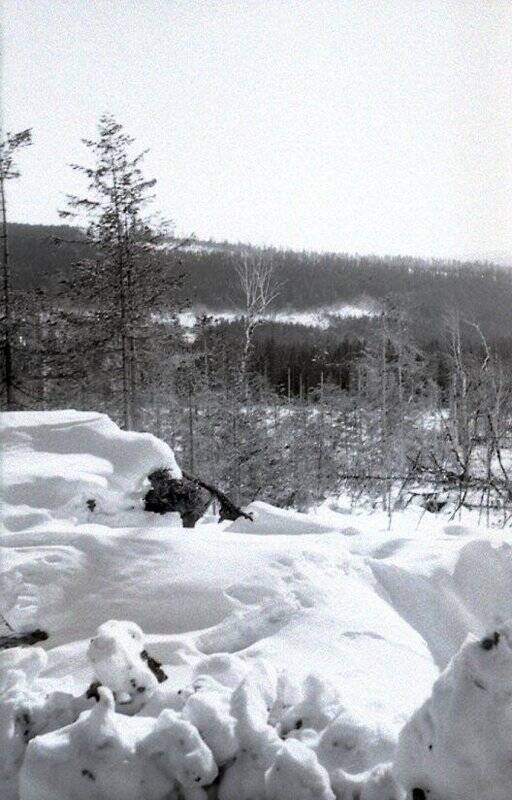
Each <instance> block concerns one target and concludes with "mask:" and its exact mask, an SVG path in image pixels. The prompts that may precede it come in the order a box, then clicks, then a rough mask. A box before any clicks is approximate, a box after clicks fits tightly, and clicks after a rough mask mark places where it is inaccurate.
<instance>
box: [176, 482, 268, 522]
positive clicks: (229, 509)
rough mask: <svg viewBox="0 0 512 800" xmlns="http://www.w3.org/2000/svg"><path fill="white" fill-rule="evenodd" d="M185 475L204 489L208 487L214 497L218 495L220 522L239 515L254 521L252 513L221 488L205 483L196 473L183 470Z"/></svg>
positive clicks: (231, 519) (232, 520)
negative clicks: (243, 509) (191, 473)
mask: <svg viewBox="0 0 512 800" xmlns="http://www.w3.org/2000/svg"><path fill="white" fill-rule="evenodd" d="M182 473H183V477H184V478H186V479H187V480H188V481H192V482H193V483H195V484H197V486H200V487H201V488H202V489H206V491H207V492H210V494H211V495H213V497H216V498H217V500H218V501H219V503H220V512H219V522H223V521H224V520H225V519H227V520H230V521H231V522H234V521H235V520H236V519H238V518H239V517H243V518H244V519H247V520H249V522H254V518H253V515H252V514H250V513H249V514H247V513H246V512H245V511H242V509H241V508H239V507H238V506H236V505H235V504H234V503H233V502H232V501H231V500H230V499H229V497H228V496H227V495H226V494H224V492H221V491H220V489H217V488H216V487H215V486H212V485H211V484H210V483H205V481H202V480H201V479H200V478H196V477H195V476H194V475H190V474H189V473H188V472H183V470H182Z"/></svg>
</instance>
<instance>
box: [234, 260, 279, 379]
mask: <svg viewBox="0 0 512 800" xmlns="http://www.w3.org/2000/svg"><path fill="white" fill-rule="evenodd" d="M235 272H236V274H237V277H238V281H239V286H240V289H241V291H242V295H243V298H244V346H243V351H242V360H241V363H240V373H241V377H242V380H243V381H244V382H246V378H247V370H248V363H249V356H250V352H251V347H252V340H253V335H254V331H255V330H256V328H257V326H258V325H259V324H260V323H261V322H263V319H264V314H265V312H267V311H268V310H269V308H270V306H271V305H272V303H273V301H274V300H275V299H276V298H277V297H278V295H279V291H280V288H281V287H280V284H279V282H278V281H277V279H276V275H275V265H274V261H273V259H272V257H271V256H264V255H258V256H245V257H244V258H243V259H242V260H241V261H239V262H238V263H237V264H236V265H235Z"/></svg>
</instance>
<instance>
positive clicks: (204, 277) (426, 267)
mask: <svg viewBox="0 0 512 800" xmlns="http://www.w3.org/2000/svg"><path fill="white" fill-rule="evenodd" d="M8 228H9V239H10V247H11V254H12V264H13V268H12V281H13V287H14V288H16V289H22V288H34V289H36V288H45V289H47V290H50V291H52V292H55V291H57V288H58V286H59V281H60V280H61V279H62V278H69V277H70V276H71V274H72V272H73V264H74V263H76V261H77V260H79V259H83V258H84V255H86V250H84V247H85V248H86V247H87V245H86V244H84V243H83V242H82V240H84V239H85V236H84V232H83V230H80V229H77V228H73V227H70V226H43V225H20V224H11V225H9V226H8ZM174 247H175V242H173V243H171V244H170V245H169V249H171V248H174ZM205 247H206V249H199V250H197V249H190V248H189V249H187V245H185V246H184V247H181V248H180V249H179V267H180V271H181V272H182V273H183V274H184V276H185V284H184V288H185V291H186V293H187V296H188V298H189V300H190V302H191V303H192V305H193V306H194V307H197V306H204V307H205V308H207V309H208V310H210V311H212V312H215V311H219V310H234V309H240V308H241V307H242V304H243V296H242V294H241V291H240V288H239V287H238V286H237V285H236V282H235V281H234V280H233V278H234V273H235V268H236V264H237V263H239V261H240V259H241V258H242V257H243V256H244V255H246V254H247V253H249V254H251V255H254V254H261V255H262V256H263V257H264V258H266V259H271V260H272V262H273V264H274V272H275V275H276V279H277V281H278V282H279V284H280V285H281V287H282V289H281V291H280V293H279V295H278V297H277V298H276V299H275V300H274V302H273V304H272V307H271V310H278V309H295V310H304V309H316V308H321V307H324V308H327V307H339V306H345V305H357V306H360V307H363V308H365V309H369V310H373V311H376V310H377V311H378V309H379V308H380V306H381V304H382V301H383V300H384V299H385V298H386V297H389V296H393V297H399V298H400V299H401V302H402V304H404V305H405V306H406V307H407V308H408V310H409V312H410V316H411V319H412V321H413V324H414V328H415V335H416V336H417V337H419V338H420V339H421V341H422V342H425V341H427V340H428V339H429V338H435V337H436V336H437V335H438V332H439V329H440V327H441V326H442V324H443V320H444V318H445V316H446V314H447V313H448V312H449V311H450V310H451V309H452V308H457V309H458V310H459V312H460V314H461V316H462V317H463V318H465V319H467V320H468V321H471V322H478V323H479V325H480V326H481V327H482V330H484V331H485V333H486V335H488V336H491V337H494V338H496V337H498V336H500V335H501V336H502V335H503V334H504V333H505V334H507V335H508V332H509V331H512V272H511V271H510V270H509V269H507V268H503V267H498V266H494V265H492V264H480V263H473V262H471V263H462V262H457V261H439V260H431V261H424V260H421V259H414V258H408V257H383V258H377V257H363V256H349V255H339V254H329V253H326V254H316V253H305V252H304V253H300V252H295V251H280V250H258V249H257V248H245V249H244V248H243V247H242V246H240V245H223V246H220V247H219V246H217V247H214V248H211V249H208V247H207V245H205ZM161 257H162V258H163V259H164V260H165V259H166V258H167V259H168V260H169V262H170V263H171V264H172V265H175V264H176V251H175V250H174V249H172V252H169V253H167V254H166V252H165V249H164V250H163V251H162V254H161ZM350 325H351V326H352V328H353V329H354V331H355V332H356V331H357V328H356V327H355V323H354V322H353V321H351V322H350Z"/></svg>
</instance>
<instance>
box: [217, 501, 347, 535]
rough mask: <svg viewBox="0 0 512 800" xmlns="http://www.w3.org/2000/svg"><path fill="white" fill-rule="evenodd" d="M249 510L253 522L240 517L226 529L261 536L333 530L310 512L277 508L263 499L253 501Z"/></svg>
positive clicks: (328, 531)
mask: <svg viewBox="0 0 512 800" xmlns="http://www.w3.org/2000/svg"><path fill="white" fill-rule="evenodd" d="M248 511H250V512H251V513H252V515H253V517H254V519H253V521H252V522H250V521H249V520H246V519H243V517H239V518H238V519H237V520H235V522H231V523H230V524H229V525H228V526H227V528H226V530H228V531H230V532H231V533H251V534H259V535H261V536H276V535H278V534H283V535H286V536H291V535H300V534H305V533H330V532H332V527H331V526H328V525H325V524H324V523H322V522H321V521H317V520H315V518H314V517H312V516H309V515H308V514H300V513H299V512H298V511H291V510H289V509H283V508H276V507H275V506H271V505H270V504H269V503H264V502H263V501H262V500H255V501H254V502H253V503H251V504H250V506H249V507H248Z"/></svg>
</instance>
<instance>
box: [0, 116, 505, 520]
mask: <svg viewBox="0 0 512 800" xmlns="http://www.w3.org/2000/svg"><path fill="white" fill-rule="evenodd" d="M9 141H11V144H10V145H9ZM5 142H6V143H4V145H3V148H4V149H3V150H2V151H1V152H0V155H2V154H3V155H2V158H3V161H2V162H1V164H2V170H3V172H2V174H3V176H4V179H5V180H7V178H10V177H15V176H16V171H15V169H14V166H13V156H14V154H15V151H16V149H17V147H14V145H16V143H17V140H15V139H14V140H13V139H11V140H8V139H6V140H5ZM26 143H28V140H27V141H25V142H23V140H22V141H21V144H26ZM133 144H134V143H133V141H132V140H131V139H130V137H128V136H127V135H126V134H125V133H124V131H123V129H122V128H121V126H120V125H119V124H118V123H117V122H116V121H115V120H113V119H112V118H110V117H103V118H102V119H101V120H100V125H99V130H98V137H97V139H96V140H84V145H85V151H86V153H88V154H89V163H87V164H86V165H85V166H82V165H78V166H75V167H74V169H76V170H77V171H78V172H79V173H80V174H81V175H82V176H83V178H84V184H85V186H84V193H83V195H78V196H74V197H70V198H69V204H68V209H67V210H66V211H65V212H64V216H65V217H66V218H67V219H70V218H71V219H72V220H73V222H74V224H75V226H78V230H79V231H80V233H79V234H76V232H74V229H71V228H65V227H63V228H61V229H57V230H56V231H55V232H54V237H53V241H52V242H47V246H48V247H49V248H50V247H51V248H53V249H54V252H55V253H56V254H57V255H56V263H57V262H59V259H60V267H62V269H61V270H60V272H59V275H60V277H59V278H57V276H56V275H53V276H52V280H51V281H50V282H49V284H48V285H46V286H44V285H38V286H33V287H32V288H27V287H25V288H24V287H21V286H20V285H19V284H17V285H16V286H15V287H14V288H13V286H12V281H11V276H10V273H9V266H10V264H9V261H8V258H7V259H6V258H5V256H4V259H3V262H2V264H3V277H4V283H3V295H2V320H1V321H2V346H3V350H4V353H7V354H9V353H10V354H11V359H10V362H9V363H10V368H9V369H8V368H7V366H5V367H4V372H3V397H2V404H3V407H4V408H5V407H8V408H40V409H47V408H57V407H62V406H67V407H69V406H75V407H79V408H94V409H98V410H100V411H105V412H106V413H108V414H110V415H111V416H112V417H113V418H114V419H116V420H117V421H118V422H119V423H120V424H121V425H123V426H124V427H126V428H136V429H138V430H148V431H151V432H153V433H155V434H156V435H158V436H160V437H162V438H164V439H165V440H167V441H168V442H169V443H170V444H171V446H173V447H174V448H175V450H176V451H177V454H178V457H179V459H180V461H181V463H182V464H183V466H184V467H185V468H186V469H187V470H188V471H189V472H190V473H192V474H196V475H198V476H199V477H203V478H204V479H207V480H208V481H209V482H210V483H213V484H215V485H217V486H219V487H221V488H222V489H224V490H225V491H227V492H228V493H229V494H230V496H232V497H233V499H234V500H235V502H238V503H242V504H243V503H247V502H249V501H251V500H252V499H254V498H260V499H267V500H269V501H271V502H273V503H277V504H281V505H284V506H295V507H297V508H305V507H307V506H308V505H311V504H312V503H316V502H320V501H322V500H323V499H324V498H325V497H327V496H329V495H333V494H337V493H338V492H342V491H345V492H348V496H349V497H350V499H351V502H353V503H356V502H358V500H360V499H362V498H364V499H365V501H371V502H373V503H375V504H379V505H381V506H383V507H385V508H387V509H389V510H391V509H392V508H393V507H395V506H396V505H397V503H398V504H400V503H404V502H406V501H407V499H408V498H409V497H410V494H409V492H410V491H413V492H414V491H419V490H421V487H423V490H424V491H426V492H429V493H430V494H427V502H431V503H434V504H435V503H437V504H438V505H439V504H440V503H441V502H442V501H441V500H440V499H439V498H440V497H441V495H440V493H441V492H446V491H448V492H450V493H451V495H452V497H456V502H457V504H473V505H478V506H479V507H480V508H482V509H483V510H484V511H485V512H486V513H490V511H491V510H496V509H498V510H499V512H500V513H501V514H502V515H503V517H502V518H503V521H507V520H508V514H509V512H510V511H512V507H511V506H512V491H511V486H510V482H509V466H508V461H509V453H510V447H511V442H510V441H509V439H510V435H511V432H512V379H511V377H510V374H511V373H510V369H509V364H510V360H509V358H510V348H508V346H507V344H506V342H505V344H504V343H503V341H501V342H500V341H499V339H498V338H497V337H496V336H493V335H492V332H491V334H490V335H489V331H488V330H487V329H483V328H482V327H480V326H479V325H478V324H476V322H475V321H478V319H479V318H478V314H475V315H474V316H473V317H472V318H468V317H466V316H465V315H464V314H463V313H462V312H460V310H459V313H458V315H457V314H452V315H451V316H450V315H448V314H445V315H444V317H443V322H442V325H438V329H437V330H436V332H435V335H432V331H430V333H429V334H428V335H424V333H422V330H423V329H422V325H421V323H422V322H423V317H421V318H420V319H419V318H418V307H417V304H415V303H411V302H410V297H409V296H408V295H407V293H406V294H404V293H403V292H402V293H401V294H399V293H397V292H393V291H391V290H392V289H393V286H390V287H389V291H388V292H387V293H385V292H384V291H382V293H381V295H382V296H381V297H380V303H379V306H378V310H377V311H376V313H375V315H374V316H373V317H372V318H369V319H366V320H352V321H350V320H343V321H339V322H338V323H337V325H335V326H333V327H332V328H330V329H328V330H327V331H319V330H313V329H309V330H308V329H304V328H303V329H300V328H295V327H293V326H283V325H276V324H271V323H268V322H264V321H263V320H262V316H261V315H262V314H263V313H265V312H266V311H267V310H268V308H269V307H271V306H272V303H274V304H275V303H276V302H278V298H279V297H280V295H281V298H280V299H281V301H282V300H283V296H285V297H286V298H287V299H288V297H289V292H290V281H292V282H293V275H294V273H293V272H290V274H289V275H288V277H287V279H286V282H283V275H284V274H285V273H286V270H284V272H283V259H284V261H286V257H285V256H283V255H282V254H281V255H279V254H276V253H275V252H270V251H267V252H265V251H263V252H261V251H255V250H254V249H250V248H247V249H245V250H244V249H239V251H238V252H234V253H232V254H231V255H230V256H229V259H228V261H227V262H226V263H228V264H229V265H230V272H229V278H226V281H225V287H226V286H229V289H230V293H231V295H234V296H237V297H238V298H239V302H240V306H241V308H242V309H243V316H242V318H241V319H239V320H237V321H235V322H231V323H227V322H224V323H222V324H219V322H218V321H216V320H215V319H213V318H212V317H209V316H206V315H204V316H202V317H200V318H198V319H197V322H196V325H195V327H194V329H192V330H188V331H186V330H184V329H183V328H181V327H180V326H179V324H178V320H177V314H178V312H179V311H180V310H181V309H182V308H183V307H184V304H185V300H184V298H185V295H186V288H187V284H186V283H185V288H184V284H183V277H184V275H185V277H186V273H187V270H189V268H190V260H189V255H187V254H186V253H184V252H183V249H182V248H180V246H179V245H180V243H179V242H176V240H175V239H174V238H173V237H172V236H171V233H170V231H169V227H168V226H164V225H162V224H161V223H160V222H158V220H157V218H155V217H154V216H151V215H150V214H149V209H150V206H151V201H152V199H153V198H152V189H153V186H154V181H153V180H148V179H146V178H145V176H144V174H143V171H142V164H143V155H144V154H137V155H133V154H132V150H133ZM9 146H10V147H11V151H9V150H8V149H6V147H7V148H8V147H9ZM13 148H14V149H13ZM6 153H7V154H8V156H9V158H10V162H7V161H6V158H7V156H6V155H5V154H6ZM9 154H10V155H9ZM9 170H10V172H12V173H13V174H12V176H11V174H10V173H9ZM3 185H4V184H3V183H2V187H3ZM2 200H3V205H2V208H3V210H4V225H3V233H4V242H6V241H7V239H6V238H5V237H7V232H8V227H7V225H6V213H5V212H6V208H7V204H6V201H5V193H3V195H2ZM70 215H71V216H70ZM63 252H66V253H72V259H70V261H68V260H67V259H63V258H62V253H63ZM320 261H321V259H320ZM194 263H195V264H196V265H197V263H198V261H197V259H196V261H195V262H194ZM329 263H331V262H325V264H322V263H320V262H319V263H318V265H317V269H319V270H322V269H323V268H325V269H326V270H327V272H329V269H330V267H329ZM377 265H378V264H377ZM331 266H332V264H331ZM366 266H367V267H368V268H371V270H373V268H374V266H375V264H373V263H370V264H369V265H366ZM424 266H425V265H423V266H422V267H421V269H424ZM338 267H339V265H338ZM402 268H403V264H402V263H401V262H400V261H399V260H397V264H396V269H397V274H398V273H399V272H400V270H402ZM287 269H288V267H287ZM408 269H409V268H408V267H406V270H408ZM454 269H455V270H456V271H457V269H459V268H458V267H457V268H454ZM424 271H425V274H426V272H427V270H426V268H425V270H424ZM439 272H440V274H439V275H438V277H437V280H438V281H439V287H440V288H439V289H438V291H441V292H442V286H443V285H446V283H444V284H443V282H445V279H446V274H445V275H444V277H442V274H444V273H446V270H444V271H443V270H439ZM300 274H301V273H300V270H299V272H298V278H297V279H298V280H299V279H300ZM347 274H348V273H347ZM372 274H373V272H372ZM376 274H377V273H376ZM493 276H494V277H493ZM496 276H498V277H496ZM324 279H325V275H324V276H323V278H322V280H324ZM381 279H382V276H380V277H379V280H381ZM466 279H467V280H468V281H469V283H466V284H465V285H466V287H467V286H470V285H472V281H474V282H476V283H478V281H481V279H482V276H481V274H478V273H477V272H475V273H474V275H473V276H472V274H471V272H470V273H468V276H466ZM477 279H478V280H477ZM193 280H197V274H196V275H195V277H194V279H193ZM425 280H426V283H428V285H429V286H434V283H435V282H433V279H432V276H431V275H429V277H428V281H427V279H425ZM461 280H462V279H461ZM488 280H490V281H499V282H504V284H503V285H505V282H506V280H508V281H509V282H510V275H508V276H507V275H506V273H502V272H499V271H496V272H493V273H492V274H491V273H489V276H488ZM192 282H193V281H192ZM188 287H189V288H190V282H189V284H188ZM466 308H467V304H466ZM425 313H426V312H425ZM420 316H421V315H420ZM12 353H15V357H13V356H12ZM4 361H5V363H7V360H6V359H4Z"/></svg>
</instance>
